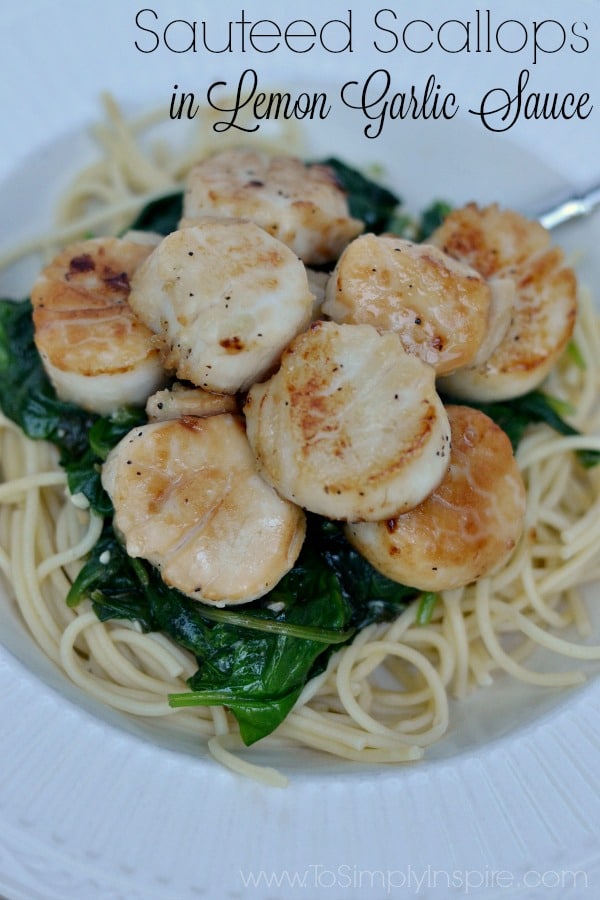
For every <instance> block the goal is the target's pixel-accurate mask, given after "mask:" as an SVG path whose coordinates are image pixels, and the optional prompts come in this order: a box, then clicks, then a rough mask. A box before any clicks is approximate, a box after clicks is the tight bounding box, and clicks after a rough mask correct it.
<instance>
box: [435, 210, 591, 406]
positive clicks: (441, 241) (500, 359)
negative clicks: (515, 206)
mask: <svg viewBox="0 0 600 900" xmlns="http://www.w3.org/2000/svg"><path fill="white" fill-rule="evenodd" d="M430 240H431V242H432V243H434V244H436V245H437V246H438V247H440V248H441V249H442V250H443V251H444V252H445V253H448V254H449V255H450V256H453V257H454V258H455V259H459V260H461V261H462V262H466V263H468V264H469V265H471V266H473V267H474V268H475V269H477V270H478V271H479V272H480V273H481V274H482V275H483V276H484V277H485V278H487V279H494V280H499V281H500V282H502V281H503V282H504V284H503V297H504V300H503V302H504V303H510V306H511V320H510V324H509V326H508V329H507V330H506V331H505V333H504V335H503V336H502V338H501V340H500V342H499V343H498V344H497V345H496V346H495V347H494V348H493V349H492V350H491V353H490V355H489V356H488V357H487V358H486V359H485V360H481V356H480V357H479V361H478V362H477V363H476V364H475V365H470V366H469V365H468V366H466V367H464V368H462V369H460V370H458V371H456V372H453V373H452V374H451V375H449V376H448V377H447V378H444V380H443V381H442V382H441V383H442V385H443V389H444V390H446V391H449V392H450V393H452V394H453V395H454V396H456V397H459V398H462V399H465V400H468V399H472V400H503V399H508V398H510V397H517V396H519V395H521V394H524V393H526V392H527V391H530V390H533V388H535V387H537V386H538V385H539V384H540V383H541V382H542V381H543V380H544V378H545V377H546V375H548V373H549V372H550V370H551V369H552V367H553V366H554V365H555V363H556V362H557V360H558V358H559V356H560V355H561V353H562V352H563V350H564V348H565V347H566V345H567V343H568V341H569V338H570V337H571V334H572V331H573V327H574V324H575V317H576V314H577V283H576V279H575V274H574V272H573V270H572V269H571V268H569V267H567V266H565V264H564V257H563V253H562V251H561V250H560V249H559V248H558V247H551V246H550V235H549V234H548V232H547V231H546V230H545V229H544V228H542V226H541V225H539V224H538V223H537V222H531V221H529V220H528V219H525V218H524V217H523V216H520V215H519V214H518V213H515V212H513V211H511V210H501V209H499V208H498V207H497V206H488V207H486V208H485V209H480V208H479V207H477V206H476V205H475V204H472V203H471V204H469V205H468V206H466V207H464V208H463V209H459V210H456V211H455V212H453V213H451V214H450V215H449V216H448V217H447V219H446V220H445V221H444V223H443V224H442V225H441V227H440V228H439V229H438V230H437V231H435V232H434V234H433V235H432V236H431V238H430Z"/></svg>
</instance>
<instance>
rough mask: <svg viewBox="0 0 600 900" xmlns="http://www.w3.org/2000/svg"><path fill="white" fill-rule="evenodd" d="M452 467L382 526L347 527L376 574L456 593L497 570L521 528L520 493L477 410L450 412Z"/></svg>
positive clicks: (505, 447)
mask: <svg viewBox="0 0 600 900" xmlns="http://www.w3.org/2000/svg"><path fill="white" fill-rule="evenodd" d="M447 413H448V417H449V419H450V426H451V429H452V451H451V454H450V468H449V470H448V473H447V474H446V476H445V478H444V479H443V481H442V482H441V484H440V485H439V486H438V487H437V488H435V490H434V491H433V492H432V493H431V494H430V495H429V497H427V499H426V500H424V501H423V503H421V504H419V506H417V507H415V509H412V510H410V511H409V512H407V513H404V515H400V516H396V517H393V518H391V519H388V520H386V521H382V522H373V523H371V522H364V523H359V524H356V525H348V526H346V535H347V537H348V540H349V541H350V543H351V544H353V546H354V547H356V549H357V550H358V551H359V552H360V553H361V554H362V555H363V556H365V557H366V559H368V560H369V562H370V563H371V564H372V565H373V566H374V567H375V568H376V569H378V570H379V571H380V572H382V573H383V574H384V575H386V576H387V577H388V578H391V579H392V580H393V581H398V582H400V583H402V584H406V585H410V586H411V587H415V588H418V589H419V590H423V591H441V590H450V589H452V588H457V587H461V586H463V585H465V584H469V583H470V582H472V581H475V580H476V579H478V578H482V577H484V576H485V575H487V574H489V573H490V572H492V571H494V570H495V569H497V568H499V567H500V566H501V565H502V564H503V563H504V562H506V560H507V559H508V557H509V556H510V554H511V553H512V551H513V550H514V548H515V546H516V544H517V541H518V540H519V537H520V535H521V531H522V528H523V519H524V515H525V488H524V486H523V480H522V478H521V475H520V472H519V470H518V468H517V463H516V461H515V458H514V456H513V452H512V447H511V444H510V441H509V439H508V437H507V436H506V434H505V433H504V432H503V431H502V429H501V428H499V427H498V426H497V425H496V424H495V423H494V422H492V420H491V419H489V418H488V417H487V416H486V415H484V414H483V413H482V412H480V411H479V410H475V409H470V408H469V407H467V406H449V407H447Z"/></svg>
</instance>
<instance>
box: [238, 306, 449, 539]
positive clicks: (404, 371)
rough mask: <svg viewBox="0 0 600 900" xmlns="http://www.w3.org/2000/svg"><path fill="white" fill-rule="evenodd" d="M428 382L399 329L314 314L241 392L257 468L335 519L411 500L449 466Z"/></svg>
mask: <svg viewBox="0 0 600 900" xmlns="http://www.w3.org/2000/svg"><path fill="white" fill-rule="evenodd" d="M434 382H435V372H434V370H433V368H432V367H431V366H428V365H427V364H426V363H424V362H423V361H422V360H420V359H419V358H418V357H417V356H412V355H410V354H408V353H406V351H405V350H404V349H403V347H402V344H401V343H400V339H399V338H398V336H397V335H395V334H392V333H391V332H390V333H386V334H379V332H378V331H377V330H376V329H375V328H373V327H372V326H370V325H337V324H336V323H334V322H315V323H314V324H313V325H311V327H310V329H309V330H308V331H307V332H305V333H304V334H301V335H299V336H298V337H297V338H296V339H295V340H294V341H293V342H292V343H291V345H290V346H289V348H288V349H287V350H286V351H285V352H284V353H283V356H282V359H281V367H280V369H279V370H278V372H277V373H276V374H275V375H273V376H272V378H271V379H270V380H269V381H267V382H265V383H263V384H256V385H254V387H252V389H251V390H250V392H249V394H248V399H247V402H246V406H245V409H244V411H245V413H246V422H247V428H248V438H249V440H250V444H251V445H252V448H253V450H254V453H255V456H256V460H257V462H258V466H259V469H260V471H261V472H262V473H263V474H264V476H265V478H267V479H268V481H270V483H271V484H272V485H273V486H274V487H275V489H276V490H277V491H278V492H279V493H280V494H281V495H282V496H283V497H287V498H288V500H293V501H294V502H295V503H299V504H300V505H301V506H303V507H305V508H306V509H309V510H311V511H313V512H316V513H321V514H322V515H324V516H328V517H330V518H332V519H346V520H349V521H355V520H358V519H366V520H376V519H381V518H384V517H387V516H392V515H396V513H398V512H400V511H404V510H406V509H409V508H410V507H412V506H415V505H416V504H417V503H420V502H421V500H423V498H424V497H426V496H427V494H429V493H430V491H432V490H433V488H434V487H435V486H436V485H437V484H438V483H439V482H440V481H441V479H442V477H443V475H444V473H445V471H446V469H447V467H448V457H449V452H448V451H449V441H450V431H449V426H448V418H447V416H446V413H445V411H444V408H443V406H442V404H441V401H440V399H439V397H438V395H437V393H436V391H435V383H434Z"/></svg>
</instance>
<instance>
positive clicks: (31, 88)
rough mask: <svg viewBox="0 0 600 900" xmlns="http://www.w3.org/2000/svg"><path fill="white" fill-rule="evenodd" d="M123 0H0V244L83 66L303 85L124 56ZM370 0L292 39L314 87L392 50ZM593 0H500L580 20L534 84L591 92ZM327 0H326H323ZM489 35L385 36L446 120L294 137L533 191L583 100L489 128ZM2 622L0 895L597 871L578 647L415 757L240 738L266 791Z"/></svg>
mask: <svg viewBox="0 0 600 900" xmlns="http://www.w3.org/2000/svg"><path fill="white" fill-rule="evenodd" d="M251 7H252V4H250V3H247V4H246V11H247V14H248V16H251V14H252V13H251ZM338 7H339V8H338ZM437 7H438V10H439V4H437ZM32 8H33V12H34V15H33V16H32V14H31V13H32ZM139 8H140V7H139V6H137V5H135V4H132V3H130V2H117V0H114V2H112V0H111V2H105V3H104V4H103V6H102V14H100V12H99V11H98V7H96V6H94V7H92V6H91V5H90V4H81V3H80V2H78V0H72V2H63V3H61V5H60V11H58V9H57V4H56V3H51V2H44V0H36V2H30V3H29V4H28V8H27V10H22V9H20V8H18V7H16V6H15V7H13V8H12V9H11V11H10V12H9V13H7V14H6V16H7V19H6V23H5V25H4V24H3V29H4V28H5V33H6V35H7V39H6V41H5V44H6V47H5V50H4V51H3V62H2V66H3V71H2V75H3V78H2V79H1V82H2V84H1V87H0V101H1V106H0V110H1V112H2V116H3V122H4V123H5V124H6V123H11V135H14V140H12V141H11V143H10V146H8V145H7V144H6V143H4V144H3V147H2V150H1V151H0V175H1V176H2V177H5V179H6V180H4V181H3V183H2V185H0V208H1V209H2V211H3V216H2V222H0V243H1V245H2V246H6V245H8V244H10V243H12V242H13V241H14V240H15V239H16V238H17V237H18V236H21V235H23V234H26V233H28V232H34V231H36V230H37V228H38V226H40V225H42V224H43V223H44V220H47V217H48V215H49V210H50V208H51V204H52V200H53V198H54V197H55V196H56V193H57V187H58V183H59V182H60V180H61V179H62V178H64V177H65V176H66V175H68V174H69V173H70V172H71V171H72V170H73V168H76V166H77V164H78V161H79V160H80V159H81V158H83V157H85V155H86V154H87V153H88V152H89V145H88V143H87V139H86V138H85V136H82V130H81V129H82V126H83V125H84V124H86V123H88V122H89V121H91V120H92V119H93V118H94V117H95V116H96V115H97V111H98V107H97V103H96V98H97V95H98V93H99V92H100V91H101V90H102V89H105V88H110V89H111V90H113V91H114V92H115V94H116V95H117V97H118V98H119V99H120V100H121V101H123V102H126V103H128V102H130V101H132V102H133V101H138V100H148V99H150V98H151V97H153V98H155V99H158V100H160V101H163V102H164V100H165V99H168V98H169V96H170V91H171V88H172V85H173V83H180V84H181V85H182V86H184V87H187V86H189V89H192V85H193V86H194V87H195V89H196V90H198V91H200V90H201V89H202V88H203V87H204V86H206V85H207V84H209V83H210V82H211V80H225V79H229V80H230V81H234V80H235V77H236V76H238V75H239V73H240V71H241V70H242V69H243V68H244V67H246V66H249V65H254V66H256V67H257V69H258V68H259V67H260V72H261V76H263V73H264V78H265V79H267V78H268V79H271V80H273V81H276V80H277V79H279V78H283V76H284V75H285V77H286V83H289V84H294V83H296V84H300V85H301V86H302V89H307V87H306V78H305V76H304V75H303V71H304V70H305V69H306V68H311V69H312V68H313V67H312V66H307V59H308V57H304V58H303V57H296V58H294V57H292V56H291V55H290V54H283V53H278V54H274V55H272V56H270V57H269V58H265V57H260V56H258V55H256V54H245V55H242V54H240V53H237V54H234V55H233V56H231V57H227V58H225V57H223V56H213V57H210V58H209V57H208V55H207V54H204V55H203V54H197V55H192V54H182V55H180V56H178V57H174V55H173V54H169V53H168V52H166V51H160V52H158V53H157V54H155V55H143V54H141V53H140V52H139V51H138V50H136V49H135V47H134V46H133V41H134V40H135V39H136V37H140V34H139V32H137V33H136V29H135V25H134V22H135V14H136V12H137V10H138V9H139ZM200 8H201V9H202V10H203V14H202V15H200V12H199V9H200ZM322 8H323V4H319V3H316V2H304V3H303V4H302V17H303V18H307V19H312V20H313V21H314V22H323V21H325V19H326V18H333V17H334V12H328V13H327V14H326V15H324V14H323V12H322V11H321V10H322ZM379 8H380V7H379V6H378V5H376V4H372V3H365V4H362V5H361V8H360V13H359V12H357V11H356V10H353V12H354V16H355V18H354V23H355V30H354V34H355V47H354V50H353V55H350V54H341V55H339V56H333V55H332V54H325V53H321V54H317V53H316V52H315V54H313V55H312V57H311V59H313V60H314V61H315V67H314V68H315V69H316V70H317V71H319V72H321V79H322V80H321V82H320V84H316V85H315V89H316V88H317V87H320V88H321V89H325V87H327V86H328V85H331V94H332V96H333V95H334V94H335V89H336V87H337V86H339V85H340V84H341V83H343V82H344V81H346V80H350V79H356V80H360V78H361V77H364V74H365V73H368V72H369V71H371V70H372V69H373V68H376V67H377V66H382V65H387V66H388V67H389V68H392V65H391V64H392V58H391V57H390V56H387V57H382V56H381V55H377V54H376V53H374V51H373V48H372V47H369V42H368V41H367V39H366V36H367V34H368V27H369V22H371V18H370V17H372V14H373V13H374V12H375V11H377V10H378V9H379ZM153 9H154V10H156V11H157V15H158V14H159V15H160V17H161V21H163V22H166V21H169V20H170V19H172V18H175V17H176V16H178V17H181V18H186V17H187V18H189V19H192V18H197V19H202V18H206V19H207V20H209V21H210V22H213V23H219V22H222V21H226V20H228V19H230V18H231V19H232V20H235V19H236V18H238V17H239V13H240V6H239V5H235V4H233V3H230V2H224V3H221V4H219V14H218V15H217V13H216V12H215V10H214V5H213V4H208V3H205V4H198V3H193V2H192V0H189V2H188V3H185V2H179V3H177V4H176V10H175V4H172V3H170V4H167V3H166V2H163V3H158V4H157V3H155V4H153ZM598 9H599V8H598V5H597V4H595V3H592V2H591V0H579V2H577V3H573V4H569V12H568V14H567V12H566V11H565V4H564V3H563V4H562V5H560V4H556V3H542V2H536V3H529V4H528V5H527V10H528V11H527V16H525V14H524V12H523V4H522V3H516V2H514V3H513V2H508V0H507V2H506V3H505V4H503V10H504V11H503V14H502V17H503V18H514V19H520V20H522V21H527V22H530V21H533V20H534V19H537V20H540V19H542V18H547V19H550V18H555V19H556V20H558V21H563V22H567V23H571V22H572V21H573V22H574V21H576V20H578V21H587V22H588V23H589V25H590V32H589V34H590V40H591V42H592V49H591V50H590V51H589V53H588V54H587V55H585V54H582V55H581V56H580V57H578V58H575V57H574V56H573V55H572V54H569V53H568V52H567V51H566V52H565V53H564V54H563V53H562V52H561V53H558V54H556V55H554V56H552V57H547V58H546V59H543V60H541V61H540V62H539V63H537V68H536V69H533V66H531V67H530V68H531V69H532V77H533V76H535V78H536V81H537V82H538V83H540V84H543V86H544V90H546V89H548V90H550V89H552V90H555V89H558V87H557V86H558V85H562V87H561V88H560V89H561V90H562V91H564V90H566V89H567V86H566V82H567V81H568V82H569V85H568V87H569V89H573V90H577V91H580V92H581V91H582V90H588V91H589V92H590V93H591V94H592V97H593V98H594V97H595V92H596V93H597V91H598V88H599V87H600V83H599V75H598V73H597V72H594V71H593V67H592V65H591V63H590V59H591V53H592V52H593V41H594V39H595V38H596V36H597V34H598V31H597V26H598V25H599V24H600V16H599V14H598ZM347 10H348V6H347V4H338V5H336V7H335V15H336V16H339V17H340V18H343V16H344V15H347ZM3 15H5V13H3ZM260 15H261V17H269V16H270V17H272V18H274V19H278V18H279V21H282V22H285V21H289V20H291V18H293V17H295V15H296V14H294V15H291V14H289V15H287V16H284V14H283V12H282V8H281V4H277V3H274V2H271V3H261V5H260ZM398 15H399V17H400V13H398ZM415 15H416V14H415ZM418 15H419V18H421V17H422V18H423V19H425V20H426V19H429V21H432V22H438V23H439V22H441V21H443V19H444V18H451V17H452V18H460V17H463V16H466V17H469V16H471V17H472V16H473V15H474V10H473V6H472V5H471V6H468V5H466V4H465V3H462V2H456V4H454V5H453V7H452V10H451V12H450V11H449V10H448V11H447V12H446V13H445V14H444V15H442V14H440V13H439V11H437V12H436V4H434V3H433V2H429V3H423V4H419V13H418ZM297 16H298V17H299V16H300V13H299V12H298V13H297ZM408 18H409V16H406V15H405V16H404V19H405V20H407V19H408ZM359 26H360V27H359ZM216 27H217V25H216V24H215V28H216ZM371 29H372V22H371ZM594 29H596V30H594ZM24 40H26V41H27V50H28V52H27V53H23V41H24ZM491 56H492V57H493V58H491V59H490V58H484V57H483V56H474V55H470V56H466V55H458V56H450V55H449V54H444V53H441V52H438V53H437V54H433V52H432V54H431V55H429V56H428V55H427V54H425V55H423V56H421V57H415V56H412V57H410V58H409V59H408V61H407V58H406V55H403V56H401V57H398V56H394V57H393V60H394V65H395V66H396V69H394V71H395V72H396V74H395V75H394V77H395V78H396V80H398V82H400V79H401V74H400V73H401V71H403V70H404V69H403V67H406V66H407V65H408V62H409V63H410V81H411V82H412V81H414V82H415V83H422V82H423V80H424V78H425V77H426V76H427V74H429V72H431V71H433V69H432V66H433V67H435V71H436V74H437V76H438V79H439V80H440V81H442V82H443V83H444V84H445V85H447V86H448V88H447V89H450V88H452V89H453V90H454V91H456V93H457V95H458V96H459V97H460V98H461V100H462V99H463V98H464V107H463V109H462V113H463V114H461V115H460V116H459V117H457V118H456V119H455V120H453V121H452V122H443V123H434V122H431V121H428V122H416V123H412V124H411V123H408V122H396V123H389V124H388V125H387V126H386V128H385V130H384V133H383V134H382V135H381V137H380V138H378V139H377V140H376V141H373V140H368V139H366V138H365V137H363V136H362V135H361V129H362V126H363V125H364V124H365V123H364V122H362V120H361V119H360V116H359V114H358V113H357V112H356V111H351V110H348V109H344V108H343V107H341V106H340V105H339V104H336V106H335V109H334V111H333V112H332V113H331V115H330V117H329V118H328V119H327V120H326V121H323V122H318V123H315V124H314V125H313V127H311V128H309V130H308V136H309V143H310V148H311V150H312V151H313V152H314V153H315V154H317V153H322V152H335V153H337V154H338V155H340V156H342V157H344V158H346V159H347V160H348V161H349V162H353V163H363V162H369V161H370V162H373V161H376V162H379V163H383V164H384V166H385V168H386V179H387V180H388V181H389V182H390V183H391V184H392V185H394V186H395V187H396V188H397V189H398V190H399V191H400V193H401V194H402V195H403V197H404V198H405V199H406V201H407V204H408V205H409V206H410V207H412V208H413V209H417V208H419V207H420V206H422V205H423V203H426V202H428V201H429V200H430V199H432V198H434V197H440V196H443V197H445V198H447V199H449V200H451V201H463V200H469V199H475V200H480V201H490V200H500V201H501V202H502V203H504V204H507V205H510V204H513V205H515V206H517V207H519V208H521V209H523V210H524V211H533V210H535V209H537V208H538V207H539V206H541V205H543V204H544V203H545V202H546V201H547V200H550V199H552V198H553V197H555V196H557V195H558V194H560V193H561V192H562V191H563V190H566V189H568V188H569V187H570V186H572V185H578V186H580V187H581V186H583V185H585V184H586V183H590V182H591V180H592V179H593V177H594V176H600V170H599V169H598V164H597V159H596V157H597V146H598V139H599V138H600V129H599V126H598V124H597V123H598V116H597V114H596V117H595V118H594V116H592V117H590V118H589V119H588V120H586V121H585V122H579V123H578V122H569V123H563V124H560V123H551V124H549V125H548V124H546V125H544V124H543V123H533V124H532V123H529V124H527V123H524V124H523V126H522V127H521V126H515V128H514V129H511V131H510V132H509V133H508V134H507V135H504V136H499V135H493V134H491V133H489V132H487V131H486V130H485V129H484V128H482V126H481V124H480V123H478V122H477V120H476V119H475V118H474V117H473V116H470V115H469V114H468V113H467V112H466V110H467V109H468V107H469V105H472V104H473V102H474V98H476V97H477V96H481V95H482V93H483V92H484V91H485V90H487V89H489V88H490V87H491V86H494V85H499V84H512V83H513V82H514V81H515V76H516V74H518V71H519V69H520V68H521V62H523V65H527V64H528V61H527V60H526V59H525V57H524V56H523V57H522V56H519V57H518V58H516V57H513V56H508V55H504V56H498V55H497V54H492V55H491ZM492 63H493V65H492ZM396 70H398V71H396ZM8 76H10V77H8ZM567 76H568V77H567ZM312 83H313V84H314V82H312ZM172 127H173V128H175V127H176V123H173V126H172ZM560 239H561V241H563V242H564V243H565V245H566V247H567V249H574V248H577V249H578V250H580V251H581V252H582V254H583V258H582V263H581V266H580V271H581V272H582V273H583V277H584V279H585V280H586V281H588V283H590V284H592V285H593V284H594V283H597V281H598V278H599V276H600V262H599V260H598V254H597V249H596V248H597V247H598V244H599V242H600V220H599V218H598V217H595V218H594V219H592V220H590V221H588V222H586V223H583V224H579V225H574V226H571V227H569V229H568V230H565V231H564V233H563V234H561V235H560ZM28 274H29V273H27V272H25V271H23V270H17V271H16V272H14V273H12V275H11V276H10V278H9V279H8V280H7V279H6V278H5V280H4V281H3V282H2V283H1V284H0V288H1V291H2V292H8V291H9V290H10V291H11V292H12V293H15V294H18V293H20V292H21V291H25V290H26V286H27V279H28ZM598 618H599V621H597V623H596V624H597V626H598V628H597V632H598V631H600V617H598ZM0 634H1V639H0V640H1V645H0V698H1V699H0V721H1V723H2V724H1V732H2V741H1V743H0V773H1V775H0V891H2V892H3V893H4V894H5V895H6V896H7V897H8V898H10V900H21V898H22V900H38V898H39V900H71V898H77V900H79V898H86V900H104V898H123V900H125V898H126V900H136V898H140V900H142V898H143V900H151V898H157V900H158V898H160V900H198V898H203V897H206V898H215V900H216V898H219V900H221V898H223V900H226V898H231V900H234V898H237V900H241V898H245V897H258V898H263V900H271V898H273V900H274V898H288V897H295V896H305V897H310V898H311V900H312V898H316V897H319V898H320V897H323V898H334V900H339V898H344V897H350V898H383V897H387V896H390V897H392V898H393V897H411V896H419V897H436V898H438V897H440V898H445V897H451V896H464V895H466V894H467V893H468V894H469V895H470V896H477V897H486V898H487V897H490V898H492V897H504V896H510V897H517V896H518V897H534V896H547V895H549V891H550V889H551V888H554V889H555V895H556V896H560V897H561V898H562V897H581V896H584V895H587V894H585V892H584V890H583V888H584V887H585V886H586V885H587V886H589V890H590V891H593V887H594V884H597V883H598V878H599V877H600V856H599V853H598V841H597V834H596V831H597V827H596V826H597V823H598V822H599V821H600V792H599V790H598V786H599V780H598V775H597V773H598V771H599V769H600V725H599V722H600V718H599V715H598V714H599V713H600V683H599V682H598V679H597V671H598V670H597V667H591V666H590V667H589V668H590V675H591V678H590V681H589V682H588V683H587V685H586V686H584V687H583V688H580V689H578V690H577V691H569V692H563V693H560V692H546V691H542V690H533V689H526V688H523V687H520V686H519V685H516V684H513V683H509V681H508V680H507V679H506V680H505V679H499V680H498V682H497V683H496V684H495V685H494V686H493V687H492V688H491V689H489V690H486V691H485V692H483V693H480V694H479V695H477V696H475V697H473V698H471V699H469V700H468V701H467V702H465V703H463V704H461V705H457V706H455V708H454V709H453V720H452V721H453V725H452V728H451V731H450V733H449V734H448V735H447V737H446V738H444V740H443V741H442V742H441V743H440V744H439V745H438V746H437V747H436V748H434V749H432V751H431V752H430V753H429V755H428V757H427V759H426V760H425V761H424V762H423V763H420V764H419V765H416V766H410V767H401V768H386V767H377V768H376V767H358V766H352V765H345V764H341V763H339V762H337V761H335V760H332V759H329V758H327V757H324V756H319V755H317V754H312V753H309V752H304V753H293V754H291V753H290V754H287V755H286V756H285V757H284V756H282V755H279V754H277V753H276V752H275V751H271V752H270V753H269V754H267V753H266V752H265V751H255V753H254V756H255V758H258V759H260V760H265V761H268V762H270V763H275V764H277V765H278V766H280V767H282V768H284V769H285V770H286V771H287V772H288V773H289V774H290V776H291V784H290V787H289V788H288V789H287V790H286V791H277V790H273V789H265V788H262V787H260V786H258V785H256V784H254V783H252V782H248V781H244V780H241V779H239V778H237V777H236V776H234V775H232V774H230V773H229V772H227V771H223V770H221V769H220V768H219V767H218V766H217V765H216V764H214V763H212V762H211V761H210V760H208V759H207V757H206V754H205V752H204V751H203V750H202V748H201V747H198V746H197V745H196V743H195V742H193V741H191V740H184V739H178V738H175V737H173V736H172V735H169V734H168V733H165V732H160V733H158V732H156V731H155V730H154V729H153V727H152V726H149V725H148V726H147V725H142V724H139V723H135V722H133V721H131V720H128V719H126V718H125V717H124V716H121V715H119V714H117V713H113V712H111V711H109V710H106V709H104V708H101V707H99V706H98V705H97V704H95V703H94V702H93V701H92V700H90V699H89V698H87V697H83V696H82V695H81V694H80V693H79V692H78V691H77V689H75V688H74V687H72V686H71V685H69V684H67V683H66V682H65V680H64V679H63V677H62V676H61V675H60V674H59V673H58V672H56V671H55V670H54V668H53V667H52V665H51V664H50V663H49V662H48V661H46V660H45V659H44V658H43V657H42V656H41V654H40V653H39V651H38V650H37V648H36V647H35V646H34V645H33V643H32V642H31V640H30V638H29V637H28V635H27V634H26V633H25V631H24V630H23V628H22V627H21V624H20V622H19V621H18V620H17V619H16V617H15V616H14V615H13V614H12V612H11V610H10V608H9V607H8V606H6V605H5V604H4V603H3V604H2V606H1V607H0ZM545 662H546V664H549V663H548V661H547V660H545ZM269 877H271V878H272V881H271V884H270V886H267V884H266V879H267V878H269ZM252 879H256V880H257V881H258V886H254V887H253V886H252ZM290 881H291V884H290ZM590 896H591V894H590Z"/></svg>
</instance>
